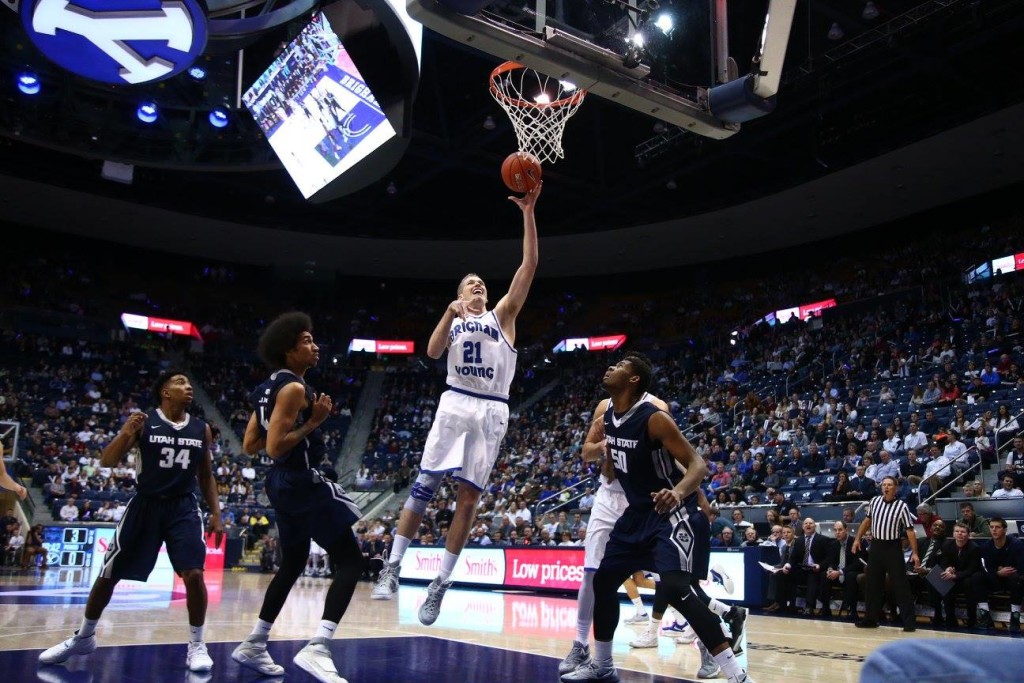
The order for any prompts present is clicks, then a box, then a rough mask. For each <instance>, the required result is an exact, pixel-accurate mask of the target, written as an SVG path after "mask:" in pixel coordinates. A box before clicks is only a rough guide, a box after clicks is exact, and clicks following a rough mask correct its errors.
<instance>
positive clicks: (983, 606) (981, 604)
mask: <svg viewBox="0 0 1024 683" xmlns="http://www.w3.org/2000/svg"><path fill="white" fill-rule="evenodd" d="M978 609H983V610H985V611H986V612H987V611H988V603H987V602H979V603H978Z"/></svg>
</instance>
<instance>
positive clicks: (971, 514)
mask: <svg viewBox="0 0 1024 683" xmlns="http://www.w3.org/2000/svg"><path fill="white" fill-rule="evenodd" d="M957 524H963V525H964V527H965V528H966V529H967V531H968V534H969V535H970V537H971V538H988V536H989V533H990V532H989V525H988V520H987V519H985V518H984V517H982V516H980V515H978V514H977V513H976V512H975V511H974V505H973V504H972V503H960V519H958V520H957Z"/></svg>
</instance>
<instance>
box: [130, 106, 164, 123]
mask: <svg viewBox="0 0 1024 683" xmlns="http://www.w3.org/2000/svg"><path fill="white" fill-rule="evenodd" d="M135 116H136V117H137V118H138V119H139V121H142V122H143V123H156V120H157V119H158V118H160V109H159V107H157V106H156V102H143V103H142V104H140V105H139V108H138V109H136V110H135Z"/></svg>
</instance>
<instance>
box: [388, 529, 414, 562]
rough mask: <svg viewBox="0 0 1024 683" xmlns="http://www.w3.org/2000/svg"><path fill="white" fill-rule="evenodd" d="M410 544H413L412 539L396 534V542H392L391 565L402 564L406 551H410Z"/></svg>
mask: <svg viewBox="0 0 1024 683" xmlns="http://www.w3.org/2000/svg"><path fill="white" fill-rule="evenodd" d="M410 543H412V539H411V538H406V537H405V536H399V535H398V534H395V540H394V541H392V542H391V555H389V556H388V562H390V563H391V564H397V563H399V562H401V561H402V558H403V557H405V551H406V550H408V549H409V544H410Z"/></svg>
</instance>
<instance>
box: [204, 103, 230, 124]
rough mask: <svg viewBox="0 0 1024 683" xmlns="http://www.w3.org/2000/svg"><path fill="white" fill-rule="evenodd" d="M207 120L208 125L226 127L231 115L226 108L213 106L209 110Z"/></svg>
mask: <svg viewBox="0 0 1024 683" xmlns="http://www.w3.org/2000/svg"><path fill="white" fill-rule="evenodd" d="M209 120H210V125H211V126H213V127H214V128H227V125H228V123H230V122H231V117H230V116H229V115H228V110H227V109H225V108H224V107H215V108H214V109H213V111H211V112H210V116H209Z"/></svg>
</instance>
